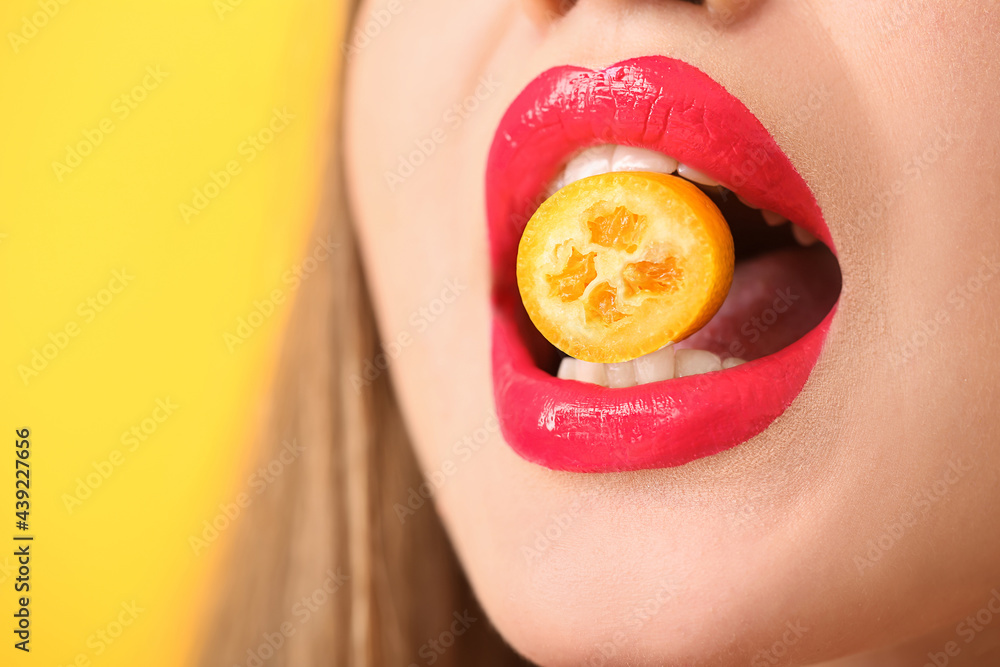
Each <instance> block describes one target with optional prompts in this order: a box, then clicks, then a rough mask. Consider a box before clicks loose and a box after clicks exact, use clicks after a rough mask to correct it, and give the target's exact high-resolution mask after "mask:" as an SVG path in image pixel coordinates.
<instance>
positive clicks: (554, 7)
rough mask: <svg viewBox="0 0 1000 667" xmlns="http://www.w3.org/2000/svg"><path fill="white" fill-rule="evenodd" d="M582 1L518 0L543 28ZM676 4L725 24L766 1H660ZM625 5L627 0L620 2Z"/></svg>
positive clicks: (739, 17)
mask: <svg viewBox="0 0 1000 667" xmlns="http://www.w3.org/2000/svg"><path fill="white" fill-rule="evenodd" d="M581 1H582V0H520V2H521V6H522V8H523V9H524V11H525V13H526V14H527V15H528V16H529V17H530V18H531V19H532V20H533V21H534V22H535V23H537V24H539V25H542V26H545V25H548V24H550V23H553V22H555V21H557V20H559V19H560V18H562V17H563V16H565V15H566V14H568V13H569V12H571V11H572V10H573V8H574V7H575V6H576V5H578V4H580V2H581ZM662 1H663V2H672V3H678V4H688V5H697V6H699V7H702V8H703V9H704V11H705V12H706V13H708V14H712V15H714V16H715V17H716V18H718V19H721V20H722V21H723V22H724V23H725V24H727V25H728V24H731V23H735V22H737V21H739V20H740V19H741V18H742V17H744V16H746V15H747V14H749V13H750V12H752V11H753V10H754V9H755V8H756V6H757V5H761V4H763V3H764V2H766V0H662ZM620 2H621V4H627V2H628V0H620Z"/></svg>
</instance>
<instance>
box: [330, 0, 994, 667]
mask: <svg viewBox="0 0 1000 667" xmlns="http://www.w3.org/2000/svg"><path fill="white" fill-rule="evenodd" d="M394 6H395V5H394ZM384 7H385V5H384V4H383V3H382V2H375V3H365V5H364V6H363V7H362V9H361V11H360V14H359V24H358V25H359V26H364V24H365V22H367V21H368V20H369V18H372V17H374V14H373V13H372V12H375V11H377V10H379V9H380V8H384ZM399 7H401V8H402V10H401V11H398V12H397V13H395V14H390V16H391V20H390V21H389V24H388V25H387V26H386V27H384V28H382V30H381V32H380V33H379V34H378V35H377V36H376V37H374V38H372V39H370V40H369V41H368V43H367V44H364V45H363V46H362V48H359V49H357V52H356V53H353V54H352V55H351V57H350V66H349V81H348V90H347V97H346V106H345V113H346V128H345V131H346V141H347V151H346V167H347V174H348V179H349V189H350V198H351V204H352V209H353V215H354V224H355V227H356V229H357V232H358V234H359V237H360V247H361V252H362V255H363V261H364V263H365V266H366V272H367V275H368V278H369V281H370V287H371V290H372V295H373V299H374V306H375V310H376V314H377V318H378V321H379V326H380V329H381V332H382V336H383V341H384V343H385V344H386V345H387V346H388V349H389V352H390V356H391V357H393V359H392V362H391V374H392V377H393V382H394V386H395V389H396V392H397V394H398V396H399V399H400V402H401V405H402V408H403V412H404V416H405V418H406V420H407V423H408V426H409V428H410V430H411V433H412V436H413V440H414V444H415V447H416V451H417V454H418V456H419V459H420V461H421V463H422V465H423V467H424V469H425V472H426V473H427V474H428V475H429V476H430V477H431V478H432V479H433V478H434V477H435V476H437V478H438V480H439V481H440V480H441V479H443V480H444V481H443V484H441V485H440V488H438V489H437V491H436V492H435V502H436V507H437V509H438V511H439V512H440V514H441V516H442V517H443V519H444V522H445V525H446V526H447V528H448V530H449V533H450V535H451V537H452V540H453V542H454V544H455V547H456V549H457V551H458V553H459V555H460V558H461V560H462V562H463V564H464V567H465V569H466V572H467V573H468V576H469V578H470V580H471V582H472V584H473V586H474V588H475V590H476V592H477V594H478V595H479V598H480V599H481V601H482V603H483V605H484V607H485V609H486V611H487V613H488V614H489V616H490V618H491V620H492V622H493V623H494V624H495V625H496V626H497V628H498V629H499V631H500V632H501V633H502V634H503V636H504V637H505V638H506V639H507V640H508V641H509V642H510V643H511V644H512V645H513V646H514V648H515V649H517V650H518V651H519V652H521V653H523V654H524V655H525V656H527V657H528V658H530V659H531V660H532V661H535V662H537V663H539V664H542V665H581V664H606V665H624V664H629V665H638V664H650V665H691V664H698V665H746V664H750V665H765V664H768V665H769V664H817V663H824V664H826V662H827V661H830V662H829V664H831V665H834V664H835V665H889V666H892V665H921V664H924V663H930V660H931V659H930V658H929V657H928V653H931V654H935V655H937V659H938V660H939V661H940V660H942V659H947V664H949V665H979V664H981V665H988V664H997V662H998V661H1000V614H991V616H993V617H994V618H993V620H992V624H988V625H985V626H984V625H980V622H979V621H975V619H973V622H972V624H969V623H968V622H966V624H965V625H962V626H959V625H958V624H959V623H960V622H962V620H963V619H965V618H966V617H968V616H969V615H970V614H971V615H973V616H975V614H976V612H977V611H979V610H980V609H982V608H984V607H985V606H986V604H987V602H988V601H989V600H990V597H991V590H992V589H994V588H998V590H1000V531H997V530H996V526H997V523H996V510H995V508H996V507H997V506H998V503H1000V484H998V483H997V472H996V471H997V470H998V469H1000V465H998V464H1000V447H997V446H996V445H997V443H998V419H1000V418H998V417H997V415H998V414H1000V411H998V407H1000V405H998V403H1000V393H998V392H997V391H995V390H994V389H993V387H994V386H995V384H996V383H995V378H996V376H997V374H998V372H1000V368H998V366H1000V355H998V354H997V353H996V351H995V350H996V344H995V341H996V340H997V334H998V328H1000V327H998V319H997V316H996V313H997V312H1000V275H997V274H996V271H997V270H998V267H997V266H995V265H994V266H992V268H991V266H990V265H989V264H984V263H983V262H982V259H981V257H984V256H985V257H986V258H987V259H990V260H1000V226H998V225H997V224H996V222H995V221H996V220H997V219H1000V198H997V197H996V196H995V194H994V192H995V188H996V183H997V176H998V169H997V166H996V165H997V164H998V163H1000V111H998V110H1000V104H998V102H1000V99H998V97H1000V87H998V86H997V85H996V81H997V80H998V73H1000V72H998V69H1000V42H998V41H997V40H996V35H997V34H998V33H1000V10H998V8H997V7H996V6H995V3H992V2H988V1H987V0H978V1H976V0H970V1H969V2H956V1H954V0H949V1H945V0H924V1H923V2H906V3H902V2H900V3H895V2H889V1H888V0H878V1H870V0H865V1H863V2H862V1H860V0H857V1H850V2H819V1H818V0H814V1H806V0H762V1H756V0H745V1H739V0H737V1H734V2H729V3H717V4H710V6H709V7H703V6H697V5H692V4H688V3H683V2H679V1H676V0H674V1H670V0H662V1H658V2H651V1H647V2H640V1H635V2H627V1H624V0H583V1H582V2H579V3H578V4H576V5H575V6H572V7H569V8H568V10H567V8H566V7H563V8H560V7H549V6H548V5H547V4H546V3H542V2H523V3H516V2H509V1H507V0H477V1H476V2H466V1H464V0H437V1H436V2H419V3H418V2H412V3H411V2H408V1H406V0H403V1H402V3H401V5H399ZM726 12H729V13H726ZM720 17H721V18H720ZM382 18H383V20H384V18H385V15H384V14H383V15H382ZM642 54H663V55H667V56H672V57H676V58H681V59H683V60H686V61H688V62H690V63H692V64H694V65H695V66H697V67H699V68H701V69H702V70H704V71H705V72H707V73H708V74H709V75H711V76H712V77H713V78H714V79H716V80H717V81H719V82H720V83H721V84H722V85H724V86H725V87H726V88H727V89H728V90H730V91H731V92H732V93H733V94H735V95H736V96H737V97H739V98H740V99H741V100H742V101H743V102H744V103H745V104H746V105H747V106H748V107H749V108H750V109H751V110H752V111H753V112H754V113H755V114H756V115H757V117H758V118H759V119H760V120H761V122H762V123H763V124H764V125H765V126H766V127H767V128H768V129H769V130H770V131H771V133H772V134H773V135H774V136H775V138H776V139H777V141H778V143H779V145H781V147H782V148H783V150H785V152H786V153H787V154H788V156H789V157H790V159H791V161H792V163H793V164H794V165H795V166H796V168H797V169H798V170H799V171H800V173H801V174H802V175H803V176H804V177H805V179H806V181H807V182H808V183H809V185H810V187H811V188H812V190H813V192H814V193H815V195H816V197H817V200H818V202H819V204H820V206H821V207H822V209H823V211H824V215H825V218H826V221H827V224H828V225H829V226H830V228H831V231H832V234H833V238H834V242H835V244H836V245H837V248H838V253H839V258H840V263H841V269H842V273H843V292H842V296H841V301H840V306H839V310H838V313H837V316H836V319H835V320H834V323H833V325H832V327H831V330H830V334H829V337H828V339H827V343H826V347H825V349H824V352H823V355H822V357H821V358H820V361H819V364H818V366H817V367H816V369H815V370H814V372H813V374H812V376H811V378H810V380H809V382H808V384H807V385H806V388H805V390H804V391H803V392H802V394H801V395H800V396H799V397H798V399H797V400H796V401H795V403H794V404H793V405H792V406H791V408H790V409H789V410H788V411H787V412H786V413H785V414H784V415H783V416H782V417H780V418H779V419H778V421H777V422H775V423H774V424H773V425H772V426H771V427H770V428H769V429H767V430H766V431H765V432H764V433H762V434H761V435H760V436H758V437H756V438H754V439H753V440H751V441H749V442H747V443H744V444H742V445H740V446H738V447H736V448H734V449H732V450H729V451H727V452H724V453H722V454H719V455H716V456H713V457H709V458H706V459H702V460H699V461H695V462H693V463H691V464H688V465H685V466H682V467H679V468H673V469H665V470H655V471H645V472H641V473H633V474H608V475H586V474H567V473H556V472H552V471H549V470H546V469H544V468H541V467H538V466H535V465H532V464H529V463H527V462H524V461H522V460H521V459H519V458H518V457H517V456H516V455H515V454H514V453H513V452H512V451H511V450H510V449H509V447H507V446H506V444H505V443H503V442H502V440H501V438H500V436H499V434H498V433H497V431H496V429H495V427H493V425H494V424H495V422H494V421H492V419H491V417H490V415H491V414H492V412H493V398H492V385H491V380H490V357H489V349H490V347H489V346H490V342H489V341H490V336H489V316H490V311H489V301H488V285H489V283H488V260H487V241H486V224H485V213H484V199H483V198H484V192H483V190H484V187H483V175H484V168H485V163H486V154H487V151H488V149H489V145H490V142H491V140H492V137H493V133H494V132H495V129H496V127H497V123H498V121H499V119H500V117H501V115H502V114H503V111H504V110H505V108H506V107H507V105H508V104H509V103H510V101H511V100H512V99H513V97H514V96H516V95H517V93H518V92H519V91H520V90H521V89H522V88H523V87H524V86H525V85H526V84H527V83H528V82H529V81H530V80H531V79H532V78H533V77H534V76H536V75H537V74H538V73H540V72H542V71H543V70H545V69H547V68H549V67H552V66H556V65H563V64H574V65H583V66H590V67H601V66H605V65H608V64H610V63H613V62H616V61H619V60H622V59H625V58H628V57H632V56H637V55H642ZM482 77H486V78H487V79H490V80H492V81H494V82H496V84H497V85H496V87H495V90H493V91H492V92H489V93H484V94H483V97H484V99H483V100H482V101H480V102H479V103H478V104H477V105H476V107H477V108H475V109H474V110H472V111H469V112H468V113H467V114H466V115H467V118H462V119H461V120H460V121H459V122H452V123H449V122H448V119H449V118H451V119H454V116H449V117H444V114H445V112H446V111H447V110H448V109H449V108H451V107H453V106H454V105H455V104H456V103H461V101H462V100H463V99H465V98H467V97H468V96H469V95H472V94H474V92H475V90H476V88H477V85H479V82H480V80H481V78H482ZM484 90H485V88H480V92H481V93H483V91H484ZM811 96H812V99H810V97H811ZM817 100H819V101H817ZM459 118H461V117H460V116H459ZM436 128H442V130H443V135H442V134H438V135H437V136H438V137H441V136H443V137H444V139H443V140H440V141H437V142H436V145H435V147H434V151H433V153H432V154H431V155H430V156H429V157H427V158H426V159H425V160H423V161H422V164H420V165H419V166H417V167H416V168H415V169H414V172H413V174H412V175H410V176H408V177H406V178H405V180H404V182H403V183H401V184H396V185H395V186H394V187H392V188H390V186H389V185H388V184H387V182H386V178H385V173H386V172H388V171H393V170H397V169H398V168H399V165H400V159H405V156H407V155H408V154H409V153H411V152H412V151H414V150H415V148H416V144H415V143H414V142H415V141H418V140H426V139H427V138H428V137H430V136H431V135H432V131H434V130H435V129H436ZM939 130H941V131H943V132H944V133H945V135H950V138H949V139H947V140H943V141H942V140H939V136H941V135H940V133H939ZM935 141H938V149H937V150H934V148H933V147H934V144H935ZM424 143H425V145H426V141H424ZM925 152H927V159H924V160H922V161H921V162H919V163H915V162H913V161H912V159H913V157H914V156H919V155H922V154H925ZM931 158H932V159H931ZM877 202H882V203H883V205H882V206H881V210H875V211H874V213H872V214H864V213H860V212H861V211H865V210H869V211H871V210H872V207H873V206H875V205H877ZM977 273H978V274H979V279H977ZM970 280H971V282H970ZM448 281H455V282H456V284H457V285H458V288H457V290H456V291H457V297H454V298H452V296H451V294H448V293H446V294H445V295H444V297H442V290H444V289H445V288H446V285H447V284H448ZM438 299H441V301H438ZM445 301H451V303H445ZM942 313H943V314H942ZM393 341H396V342H399V343H401V345H399V346H392V345H391V343H392V342H393ZM904 356H905V359H904ZM734 418H739V416H738V415H734ZM486 434H488V438H485V435H486ZM476 436H478V437H479V441H480V442H484V444H482V446H481V447H480V448H479V449H478V451H475V452H472V451H471V449H461V450H459V451H458V452H456V450H455V449H453V446H454V443H455V442H456V441H461V440H462V439H463V437H476ZM473 443H474V441H473ZM956 470H958V471H960V472H956ZM935 485H936V486H935ZM928 494H929V496H928ZM920 498H922V500H921V499H920ZM929 498H933V501H932V500H930V499H929ZM399 502H400V503H404V504H405V502H406V499H405V498H400V499H399ZM417 511H431V510H429V509H427V507H426V506H425V507H424V508H422V509H420V510H417ZM904 524H905V525H904ZM900 531H901V532H900ZM546 533H548V535H549V537H548V538H545V537H544V535H545V534H546ZM539 534H541V535H542V536H543V537H541V538H540V537H539ZM893 535H895V537H893ZM886 536H888V537H886ZM880 537H881V538H882V541H881V543H880V542H879V539H880ZM873 545H874V546H873ZM994 607H995V608H997V609H1000V603H997V602H994ZM985 617H986V614H982V615H981V618H985ZM789 628H797V629H798V632H791V631H790V630H789ZM970 628H981V629H980V630H971V635H972V636H971V638H970V630H969V629H970ZM967 640H968V641H967ZM949 642H954V646H952V645H950V644H949ZM947 649H951V652H952V653H954V652H955V650H956V649H957V651H958V655H957V656H956V655H950V656H949V655H947V654H946V653H945V651H946V650H947ZM602 650H603V651H604V652H605V653H607V654H610V657H608V658H607V659H606V660H605V659H604V658H602V657H601V652H602ZM762 650H765V651H771V652H770V653H766V654H762V653H761V651H762ZM588 660H593V662H592V663H590V662H587V661H588ZM930 664H933V663H930Z"/></svg>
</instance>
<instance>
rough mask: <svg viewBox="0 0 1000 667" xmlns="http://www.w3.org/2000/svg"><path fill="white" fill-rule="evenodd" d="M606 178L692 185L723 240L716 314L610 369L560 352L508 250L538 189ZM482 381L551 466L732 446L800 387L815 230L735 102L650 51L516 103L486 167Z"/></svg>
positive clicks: (529, 92) (814, 324)
mask: <svg viewBox="0 0 1000 667" xmlns="http://www.w3.org/2000/svg"><path fill="white" fill-rule="evenodd" d="M609 171H654V172H660V173H675V174H677V175H678V176H681V177H682V178H687V179H688V180H691V181H693V182H695V183H698V184H699V185H700V186H701V187H702V189H703V190H704V191H705V192H706V193H707V194H709V196H711V197H712V198H713V199H714V200H715V202H716V204H717V205H718V206H719V208H720V209H721V211H722V213H723V215H724V216H725V218H726V220H727V222H728V223H729V225H730V229H731V231H732V234H733V239H734V243H735V248H736V257H737V264H736V271H735V274H734V278H733V286H732V288H731V290H730V292H729V295H728V297H727V299H726V301H725V303H724V304H723V306H722V308H721V309H720V310H719V312H718V313H717V314H716V315H715V317H714V318H713V319H712V320H711V321H710V322H709V323H708V324H707V325H706V326H705V327H704V328H702V329H701V330H700V331H698V332H697V333H696V334H694V335H693V336H691V337H690V338H688V339H686V340H684V341H682V342H680V343H678V344H677V345H675V346H672V347H670V348H667V349H664V350H661V351H659V352H654V353H652V354H649V355H645V356H644V357H640V358H638V359H635V360H632V361H629V362H624V363H620V364H593V363H587V362H583V361H580V360H576V359H571V358H568V357H566V356H565V355H563V354H562V353H561V352H558V351H557V350H556V349H555V348H554V347H553V346H551V345H550V344H549V343H548V342H547V341H545V339H544V338H543V337H542V336H541V335H540V334H539V333H538V331H537V330H535V329H534V327H533V326H532V324H531V322H530V320H529V319H528V317H527V314H526V313H525V312H524V308H523V306H522V305H521V302H520V298H519V294H518V289H517V284H516V278H515V259H516V253H517V244H518V241H519V239H520V235H521V233H522V231H523V229H524V226H525V224H526V223H527V221H528V219H529V218H530V217H531V215H532V214H533V213H534V211H535V209H536V208H537V207H538V205H539V204H540V203H541V202H542V201H543V200H544V198H545V197H546V196H548V195H549V194H551V193H552V192H554V191H555V190H556V189H558V188H560V187H563V186H564V185H567V184H568V183H571V182H573V181H575V180H578V179H580V178H585V177H587V176H592V175H596V174H600V173H606V172H609ZM487 208H488V215H489V232H490V246H491V261H492V269H493V295H492V296H493V311H494V317H493V382H494V396H495V400H496V404H497V414H498V418H499V421H500V426H501V430H502V433H503V436H504V439H505V440H506V441H507V442H508V443H509V444H510V445H511V447H512V448H513V449H514V450H515V451H516V452H517V453H518V454H520V455H521V456H522V457H523V458H525V459H527V460H529V461H533V462H535V463H539V464H541V465H544V466H546V467H549V468H553V469H558V470H572V471H589V472H608V471H620V470H635V469H642V468H660V467H667V466H676V465H681V464H683V463H687V462H688V461H691V460H693V459H696V458H700V457H703V456H708V455H710V454H714V453H717V452H719V451H722V450H725V449H728V448H730V447H733V446H735V445H737V444H740V443H742V442H744V441H746V440H748V439H750V438H752V437H753V436H755V435H757V434H758V433H760V432H761V431H763V430H764V429H765V428H767V427H768V425H770V424H771V422H773V421H774V419H776V418H777V417H778V416H779V415H780V414H781V413H782V412H784V410H785V409H786V408H787V407H788V406H789V405H790V404H791V402H792V401H793V400H794V398H795V397H796V396H797V395H798V394H799V393H800V392H801V390H802V388H803V386H804V385H805V382H806V379H807V378H808V376H809V373H810V372H811V370H812V368H813V367H814V366H815V364H816V361H817V360H818V358H819V353H820V349H821V347H822V343H823V340H824V338H825V335H826V331H827V329H828V326H829V323H830V320H831V319H832V317H833V313H834V311H835V309H836V301H837V298H838V296H839V293H840V283H841V279H840V270H839V266H838V263H837V260H836V258H835V256H834V252H833V251H832V248H833V244H832V240H831V237H830V231H829V229H828V228H827V226H826V224H825V223H824V221H823V218H822V214H821V212H820V210H819V207H818V206H817V204H816V201H815V198H814V197H813V195H812V193H811V192H810V190H809V188H808V186H807V185H806V183H805V181H804V180H803V179H802V178H801V177H800V176H799V175H798V173H797V172H796V171H795V169H794V167H793V166H792V164H791V162H789V160H788V158H787V157H786V156H785V155H784V153H782V152H781V150H780V149H779V148H778V146H777V144H776V143H775V141H774V139H773V138H772V137H771V136H770V134H769V133H768V132H767V130H766V129H765V128H764V127H763V125H761V124H760V122H759V121H758V120H757V119H756V118H755V117H754V116H753V114H752V113H751V112H750V111H749V110H748V109H747V108H746V107H745V106H744V105H743V104H742V103H741V102H740V101H739V100H738V99H736V98H735V97H733V96H732V95H730V94H729V93H728V92H727V91H726V90H725V89H723V88H722V86H720V85H719V84H718V83H716V82H715V81H713V80H712V79H710V78H709V77H708V76H707V75H706V74H704V73H702V72H701V71H700V70H698V69H696V68H694V67H693V66H691V65H688V64H686V63H684V62H681V61H678V60H674V59H670V58H665V57H660V56H650V57H642V58H635V59H632V60H628V61H624V62H621V63H618V64H616V65H612V66H611V67H608V68H606V69H604V70H600V71H594V70H589V69H583V68H578V67H558V68H554V69H551V70H548V71H546V72H544V73H542V74H541V75H540V76H539V77H538V78H536V79H535V80H534V81H533V82H532V83H530V84H529V85H528V86H527V87H526V88H525V90H524V91H523V92H522V93H521V94H520V95H519V96H518V97H517V98H516V99H515V100H514V102H513V103H512V104H511V106H510V108H509V109H508V110H507V113H506V114H505V116H504V118H503V120H502V121H501V123H500V127H499V128H498V130H497V133H496V136H495V138H494V142H493V146H492V149H491V151H490V156H489V162H488V166H487Z"/></svg>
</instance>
